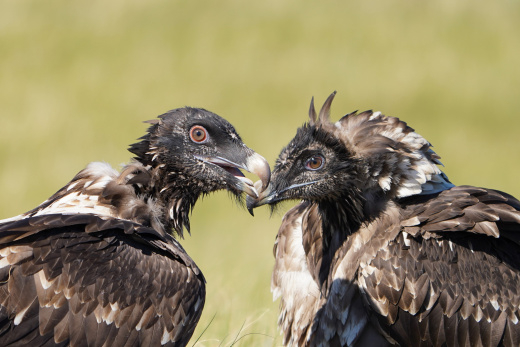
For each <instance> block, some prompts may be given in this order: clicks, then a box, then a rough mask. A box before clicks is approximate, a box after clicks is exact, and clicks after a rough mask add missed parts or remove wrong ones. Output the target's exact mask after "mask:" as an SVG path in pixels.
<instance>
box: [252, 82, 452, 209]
mask: <svg viewBox="0 0 520 347" xmlns="http://www.w3.org/2000/svg"><path fill="white" fill-rule="evenodd" d="M335 94H336V93H335V92H334V93H332V94H331V95H330V96H329V97H328V99H327V100H326V101H325V103H324V105H323V107H322V108H321V111H320V113H319V115H317V113H316V111H315V109H314V103H313V101H311V107H310V110H309V117H310V121H309V123H307V124H305V125H304V126H303V127H301V128H300V129H298V131H297V133H296V136H295V137H294V138H293V139H292V140H291V142H290V143H289V145H287V147H285V148H284V149H283V150H282V152H281V154H280V156H279V157H278V160H277V162H276V166H275V168H274V170H273V176H272V178H271V183H270V184H269V187H268V188H267V189H266V190H264V191H263V192H262V193H261V194H260V195H261V196H260V197H259V198H258V199H253V198H248V209H249V210H250V211H251V210H252V208H254V207H257V206H260V205H264V204H270V205H271V206H273V205H276V204H277V203H279V202H280V201H283V200H306V201H312V202H317V203H332V204H336V203H342V204H346V205H350V207H349V208H354V209H355V210H357V211H358V212H359V213H361V210H363V211H365V212H366V210H367V206H366V203H365V202H366V201H369V202H370V201H375V200H374V197H376V198H377V200H378V201H381V200H389V199H393V198H402V197H406V196H410V195H414V194H421V193H423V194H428V193H433V192H438V191H440V190H443V189H446V188H447V187H451V186H452V185H451V183H449V181H448V179H447V178H446V176H445V175H444V174H443V173H442V171H440V169H439V168H438V167H437V164H440V162H439V161H438V158H439V157H438V156H437V155H436V154H435V153H434V152H433V151H432V150H431V148H430V144H429V143H428V142H427V141H426V140H425V139H424V138H422V137H421V136H420V135H418V134H417V133H415V132H414V131H413V129H412V128H410V127H408V126H407V125H406V123H404V122H402V121H400V120H399V119H397V118H394V117H386V116H384V115H382V114H381V113H379V112H376V113H374V112H372V111H366V112H363V113H360V114H357V112H353V113H350V114H348V115H346V116H344V117H343V118H341V119H340V120H339V121H338V122H336V123H331V122H330V121H329V117H330V106H331V103H332V100H333V99H334V96H335ZM369 209H370V206H369ZM365 212H363V213H365Z"/></svg>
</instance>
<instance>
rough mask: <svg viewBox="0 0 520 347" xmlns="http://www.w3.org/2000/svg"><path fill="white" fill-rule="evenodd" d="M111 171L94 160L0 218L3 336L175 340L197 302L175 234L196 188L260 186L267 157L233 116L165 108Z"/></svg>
mask: <svg viewBox="0 0 520 347" xmlns="http://www.w3.org/2000/svg"><path fill="white" fill-rule="evenodd" d="M150 123H152V126H151V127H150V128H149V129H148V133H147V134H146V135H145V136H143V137H142V138H141V139H140V140H141V141H140V142H138V143H136V144H133V145H132V146H131V147H130V149H129V150H130V152H132V153H134V154H135V155H136V157H135V161H134V162H132V163H130V164H129V165H127V166H126V167H124V168H123V169H122V171H121V172H117V171H115V170H114V169H112V168H111V167H110V166H109V165H107V164H104V163H91V164H89V165H88V166H87V167H86V169H84V170H83V171H81V172H79V173H78V174H77V175H76V177H74V178H73V179H72V181H70V182H69V183H68V184H67V185H66V186H65V187H63V188H62V189H60V190H59V191H58V192H57V193H56V194H54V195H53V196H51V197H50V198H49V199H48V200H47V201H45V202H44V203H42V204H41V205H40V206H38V207H36V208H35V209H33V210H31V211H29V212H27V213H24V214H22V215H19V216H16V217H13V218H9V219H5V220H2V221H0V346H29V347H36V346H107V347H110V346H161V345H164V346H184V345H186V344H187V342H188V340H189V339H190V337H191V335H192V334H193V330H194V329H195V326H196V324H197V322H198V320H199V318H200V315H201V312H202V308H203V306H204V300H205V282H204V277H203V276H202V273H201V272H200V270H199V268H198V267H197V265H195V263H194V262H193V260H192V259H191V258H190V257H189V256H188V254H186V252H185V251H184V249H183V248H182V247H181V245H180V244H179V243H178V242H177V241H176V240H175V238H174V237H173V232H177V234H178V235H179V236H181V237H182V234H183V228H186V229H187V230H188V231H189V213H190V210H191V209H192V208H193V206H194V204H195V202H196V201H197V199H198V198H199V197H200V196H201V195H205V194H208V193H210V192H212V191H215V190H218V189H226V190H228V191H230V192H231V193H232V194H234V195H237V196H239V195H240V194H241V193H242V192H245V193H247V194H249V195H251V196H255V197H256V196H257V193H256V191H255V189H254V187H253V184H252V182H251V180H249V179H247V178H245V177H244V176H243V175H242V173H241V172H240V169H244V170H248V171H251V172H253V173H255V174H257V175H258V176H259V177H260V178H261V180H262V181H263V183H264V185H267V183H268V181H269V175H270V171H269V166H268V165H267V162H266V161H265V159H264V158H262V157H261V156H260V155H258V154H256V153H255V152H254V151H253V150H251V149H249V148H248V147H246V145H245V144H244V143H243V142H242V140H241V139H240V137H239V136H238V134H237V133H236V131H235V129H234V128H233V126H232V125H231V124H229V123H228V122H227V121H225V120H224V119H222V118H221V117H219V116H217V115H216V114H213V113H211V112H208V111H206V110H204V109H196V108H189V107H186V108H181V109H176V110H172V111H170V112H168V113H166V114H163V115H162V116H159V119H158V120H155V121H150Z"/></svg>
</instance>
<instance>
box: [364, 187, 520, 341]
mask: <svg viewBox="0 0 520 347" xmlns="http://www.w3.org/2000/svg"><path fill="white" fill-rule="evenodd" d="M401 207H402V208H403V210H402V221H401V225H400V227H399V230H400V232H399V233H397V234H396V237H395V238H393V239H392V240H390V242H388V243H387V244H385V245H384V247H380V248H379V249H377V250H376V252H375V254H374V256H371V257H369V258H366V259H363V260H362V261H361V263H360V268H359V271H358V276H357V281H358V285H359V287H360V288H361V290H362V292H363V293H364V295H365V296H364V300H366V303H367V307H368V308H369V309H370V310H372V312H373V313H375V316H374V317H377V318H378V320H377V321H378V322H379V324H380V327H381V329H382V330H383V331H384V332H385V333H386V334H388V336H389V338H390V339H393V340H395V341H397V342H399V343H401V344H404V345H420V344H421V343H425V342H426V341H429V343H431V344H432V345H435V346H437V345H443V344H448V345H454V344H457V343H459V344H461V345H480V344H481V345H484V346H496V345H498V344H505V345H518V344H519V343H520V329H518V324H517V322H518V320H519V318H520V290H519V289H518V285H517V284H518V283H519V281H520V256H519V255H518V254H520V252H519V251H520V247H519V245H518V240H519V239H518V238H519V235H518V234H519V233H520V225H519V221H520V218H519V216H520V213H519V209H520V204H519V202H518V200H516V199H515V198H514V197H512V196H510V195H508V194H506V193H502V192H499V191H496V190H491V189H484V188H476V187H471V186H460V187H454V188H451V189H449V190H446V191H443V192H441V193H439V194H436V195H434V196H429V197H428V196H422V197H414V198H408V199H407V200H406V201H402V202H401ZM505 298H507V300H506V299H505Z"/></svg>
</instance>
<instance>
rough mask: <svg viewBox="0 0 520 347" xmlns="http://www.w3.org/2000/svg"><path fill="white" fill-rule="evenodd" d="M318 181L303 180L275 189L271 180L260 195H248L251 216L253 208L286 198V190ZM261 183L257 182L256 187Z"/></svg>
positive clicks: (247, 203) (248, 207)
mask: <svg viewBox="0 0 520 347" xmlns="http://www.w3.org/2000/svg"><path fill="white" fill-rule="evenodd" d="M316 182H318V181H310V182H303V183H295V184H291V185H290V186H288V187H285V188H281V189H275V188H273V182H270V184H269V186H267V188H266V189H263V190H262V191H261V192H260V194H258V197H257V198H256V199H255V198H254V197H251V196H248V197H247V198H246V206H247V210H248V211H249V213H250V214H251V216H254V214H253V209H254V208H256V207H259V206H262V205H265V204H273V203H276V202H279V201H281V200H284V199H285V198H286V197H284V196H285V194H284V193H285V192H287V191H290V190H291V189H295V188H300V187H305V186H308V185H311V184H314V183H316ZM257 185H258V186H259V185H260V182H256V183H255V187H256V186H257Z"/></svg>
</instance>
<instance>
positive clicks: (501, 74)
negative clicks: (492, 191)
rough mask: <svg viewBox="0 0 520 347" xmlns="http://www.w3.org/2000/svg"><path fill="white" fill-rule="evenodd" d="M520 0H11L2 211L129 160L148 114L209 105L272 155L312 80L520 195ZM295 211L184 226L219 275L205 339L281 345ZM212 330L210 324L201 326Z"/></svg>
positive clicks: (204, 262) (19, 208)
mask: <svg viewBox="0 0 520 347" xmlns="http://www.w3.org/2000/svg"><path fill="white" fill-rule="evenodd" d="M518 33H520V3H519V2H518V1H516V0H509V1H504V0H498V1H493V2H491V1H487V2H485V1H469V0H463V1H452V0H439V1H429V2H424V1H395V0H384V1H383V0H380V1H350V2H346V1H322V2H319V3H317V2H313V1H296V0H288V1H274V0H267V1H261V2H258V1H257V2H248V3H246V2H242V1H232V0H223V1H219V2H211V1H198V2H193V1H192V2H188V1H168V2H167V1H159V0H150V1H146V2H144V1H98V0H94V1H90V2H88V3H87V2H75V1H70V2H63V1H55V0H49V1H43V2H42V1H35V0H34V1H29V0H27V1H25V0H20V1H8V0H5V1H1V2H0V105H1V106H0V120H1V122H0V191H1V192H2V198H1V199H0V218H4V217H9V216H12V215H14V214H18V213H21V212H23V211H26V210H28V209H30V208H32V207H34V206H35V205H36V204H38V203H39V202H41V201H42V200H44V199H45V198H47V197H48V196H49V195H50V194H52V193H53V192H54V191H56V190H57V189H58V188H59V187H60V186H61V185H63V184H64V183H66V182H67V181H68V180H69V179H70V178H71V177H72V176H73V175H74V174H75V173H76V172H77V171H79V170H80V169H82V168H83V167H84V166H85V165H86V163H88V162H90V161H94V160H103V161H107V162H109V163H111V164H113V165H116V166H117V165H119V164H121V163H124V162H127V161H128V159H129V158H130V154H129V153H128V152H126V147H127V145H129V144H130V143H132V142H134V141H135V139H136V138H137V137H139V136H141V135H142V134H143V133H144V130H145V128H146V127H145V125H143V124H141V123H140V122H141V121H143V120H146V119H150V118H154V117H155V116H156V115H158V114H160V113H162V112H164V111H167V110H169V109H172V108H175V107H181V106H184V105H191V106H200V107H205V108H207V109H209V110H212V111H214V112H216V113H218V114H220V115H222V116H224V117H226V118H227V119H228V120H229V121H231V122H232V123H233V124H234V125H235V126H236V128H237V129H238V130H239V132H240V133H241V135H242V137H243V139H244V140H245V141H246V143H247V144H248V145H249V146H250V147H252V148H253V149H255V150H256V151H258V152H259V153H261V154H262V155H264V156H265V157H266V158H267V159H268V160H269V162H270V163H271V164H273V163H274V160H275V158H276V156H277V154H278V153H279V151H280V149H281V148H282V147H283V146H284V145H285V144H286V143H287V142H288V141H289V140H290V138H292V136H293V135H294V133H295V130H296V128H297V127H298V126H299V125H301V124H302V123H303V122H304V121H305V120H306V112H307V108H308V103H309V101H310V97H311V96H313V95H314V96H315V97H316V102H317V104H318V105H319V104H321V103H322V102H323V101H324V99H325V98H326V96H327V95H328V94H329V93H330V92H332V91H333V90H337V91H338V95H337V97H336V101H335V102H334V105H333V117H336V118H337V117H339V116H341V115H343V114H345V113H347V112H350V111H352V110H354V109H360V110H364V109H369V108H373V109H377V110H381V111H383V112H384V113H385V114H387V115H393V116H398V117H400V118H402V119H404V120H406V121H407V122H408V123H409V124H410V125H411V126H413V127H414V128H415V129H416V130H417V131H418V132H419V133H420V134H422V135H423V136H425V137H426V138H427V139H429V140H430V141H431V142H432V143H433V144H434V145H435V150H436V151H437V153H438V154H440V155H441V156H442V157H443V162H444V164H445V165H446V168H445V171H446V173H447V174H448V175H449V177H450V178H451V179H452V181H453V182H454V183H456V184H473V185H477V186H485V187H490V188H497V189H502V190H505V191H508V192H510V193H512V194H513V195H516V196H520V187H519V185H518V183H517V182H518V180H517V176H518V171H519V170H520V163H519V160H518V158H519V157H520V144H519V142H518V135H517V134H518V132H519V129H520V120H519V116H518V114H517V113H518V109H519V108H520V107H519V106H520V92H519V91H520V64H519V63H518V61H519V57H520V37H519V35H518ZM280 219H281V215H280V214H277V215H274V216H273V217H272V218H271V219H270V218H269V214H268V211H266V209H265V210H262V209H260V210H258V211H257V212H256V217H255V218H254V219H253V218H252V217H250V216H249V215H248V214H247V213H246V212H245V211H243V210H242V209H240V208H239V207H238V206H236V204H235V203H234V202H233V201H232V200H230V199H228V196H227V194H226V193H217V194H214V195H212V196H210V197H208V198H206V199H205V200H204V201H202V202H201V203H199V204H198V206H197V207H196V208H195V212H194V214H193V216H192V224H193V225H192V232H193V235H192V236H191V237H190V236H188V237H187V239H186V240H184V241H183V244H184V245H185V247H186V249H187V250H188V252H189V253H190V255H191V256H192V257H193V258H194V259H195V260H196V262H197V263H198V264H199V266H200V267H201V269H202V270H203V271H204V274H205V276H206V278H207V280H208V295H207V304H206V307H205V311H204V314H203V316H202V319H201V321H200V324H199V327H198V328H197V330H196V332H195V336H198V335H199V334H201V332H202V331H203V329H204V328H205V327H206V326H207V325H208V324H209V322H210V321H211V319H212V317H214V319H213V321H212V322H211V324H210V325H209V327H208V329H207V330H206V331H205V332H204V334H203V335H202V337H201V338H200V339H199V341H198V343H197V346H217V345H223V346H224V345H231V344H233V343H234V342H235V341H237V339H238V342H237V343H236V345H242V346H273V345H280V344H281V340H280V338H279V334H278V332H277V330H276V317H277V311H278V308H277V303H273V302H272V300H271V294H270V292H269V281H270V272H271V268H272V265H273V258H272V244H273V240H274V236H275V234H276V230H277V227H278V225H279V223H280ZM193 341H195V338H194V339H193Z"/></svg>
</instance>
